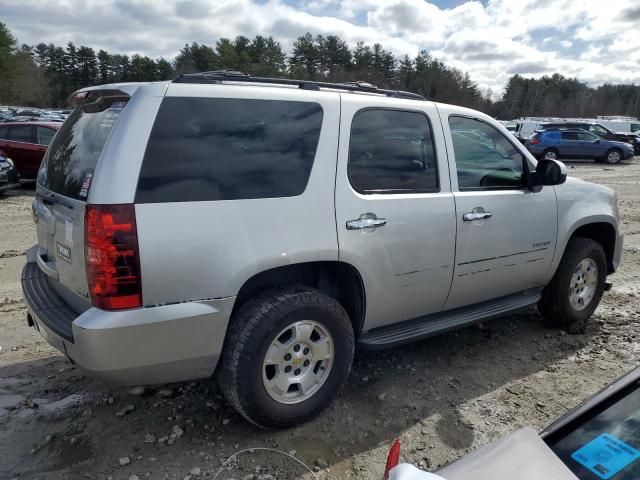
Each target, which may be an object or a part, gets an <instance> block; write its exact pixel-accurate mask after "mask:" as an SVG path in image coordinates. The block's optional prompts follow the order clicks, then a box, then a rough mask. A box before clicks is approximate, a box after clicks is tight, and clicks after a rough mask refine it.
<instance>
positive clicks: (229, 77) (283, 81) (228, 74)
mask: <svg viewBox="0 0 640 480" xmlns="http://www.w3.org/2000/svg"><path fill="white" fill-rule="evenodd" d="M224 81H226V82H247V83H268V84H275V85H292V86H297V87H298V88H301V89H303V90H320V89H321V88H332V89H336V90H346V91H349V92H366V93H377V94H380V95H386V96H387V97H394V98H407V99H411V100H426V98H424V97H423V96H422V95H419V94H417V93H412V92H405V91H403V90H387V89H383V88H378V87H376V86H375V85H372V84H370V83H367V82H360V81H359V82H345V83H331V82H316V81H315V80H294V79H291V78H268V77H253V76H251V75H249V74H248V73H243V72H239V71H237V70H213V71H210V72H200V73H183V74H182V75H178V76H177V77H176V78H174V79H173V83H220V82H224Z"/></svg>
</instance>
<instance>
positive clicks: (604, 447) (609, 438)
mask: <svg viewBox="0 0 640 480" xmlns="http://www.w3.org/2000/svg"><path fill="white" fill-rule="evenodd" d="M549 446H550V447H551V449H552V450H553V451H554V452H555V453H556V455H558V457H560V459H561V460H562V461H563V462H564V463H565V465H567V467H569V469H570V470H571V471H572V472H573V473H574V474H575V475H576V476H577V477H578V478H579V479H581V480H601V479H609V478H615V480H638V479H640V382H639V381H636V382H635V385H632V386H631V387H630V391H628V392H625V394H624V395H623V396H621V397H617V398H616V399H615V400H614V401H612V402H610V404H609V405H608V406H606V408H605V409H604V410H603V411H601V412H600V413H599V414H597V415H595V416H594V417H592V418H590V419H588V420H586V421H585V422H584V423H582V424H581V425H580V426H578V428H576V429H575V430H573V431H572V432H571V433H569V434H568V435H566V436H565V437H563V438H560V439H559V440H557V441H556V442H555V443H552V444H551V445H549Z"/></svg>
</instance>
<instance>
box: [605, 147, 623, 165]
mask: <svg viewBox="0 0 640 480" xmlns="http://www.w3.org/2000/svg"><path fill="white" fill-rule="evenodd" d="M615 154H617V155H615ZM622 155H623V154H622V150H618V149H617V148H612V149H611V150H609V151H608V152H607V153H606V154H605V156H604V162H605V163H607V164H609V165H616V164H618V163H620V162H621V161H622Z"/></svg>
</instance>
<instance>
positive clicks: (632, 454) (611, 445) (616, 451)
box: [571, 433, 640, 480]
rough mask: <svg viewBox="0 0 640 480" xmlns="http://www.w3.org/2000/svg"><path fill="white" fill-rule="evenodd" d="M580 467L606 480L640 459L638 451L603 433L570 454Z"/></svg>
mask: <svg viewBox="0 0 640 480" xmlns="http://www.w3.org/2000/svg"><path fill="white" fill-rule="evenodd" d="M571 458H573V459H574V460H575V461H576V462H578V463H579V464H580V465H582V466H584V467H586V468H588V469H589V470H590V471H592V472H593V473H595V474H596V475H597V476H598V477H600V478H602V479H604V480H607V479H609V478H611V477H613V476H614V475H615V474H616V473H618V472H619V471H621V470H622V469H623V468H625V467H627V466H629V465H631V464H632V463H633V462H635V461H636V460H638V458H640V451H638V450H636V449H635V448H633V447H632V446H631V445H629V444H627V443H625V442H623V441H622V440H618V439H617V438H615V437H613V436H611V435H609V434H607V433H603V434H602V435H600V436H598V437H596V438H594V439H593V440H591V441H590V442H589V443H587V444H586V445H585V446H583V447H582V448H580V449H579V450H576V451H575V452H573V453H572V454H571Z"/></svg>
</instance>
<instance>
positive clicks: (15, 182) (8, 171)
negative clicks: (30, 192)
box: [0, 153, 20, 195]
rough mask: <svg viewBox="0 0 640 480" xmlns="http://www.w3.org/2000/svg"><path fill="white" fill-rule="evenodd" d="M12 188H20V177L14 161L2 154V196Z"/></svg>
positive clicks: (0, 179)
mask: <svg viewBox="0 0 640 480" xmlns="http://www.w3.org/2000/svg"><path fill="white" fill-rule="evenodd" d="M11 188H20V175H19V174H18V171H17V170H16V169H15V167H14V165H13V161H12V160H11V159H10V158H9V157H7V156H5V155H3V154H2V153H0V195H2V194H3V193H4V192H6V191H7V190H9V189H11Z"/></svg>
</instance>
